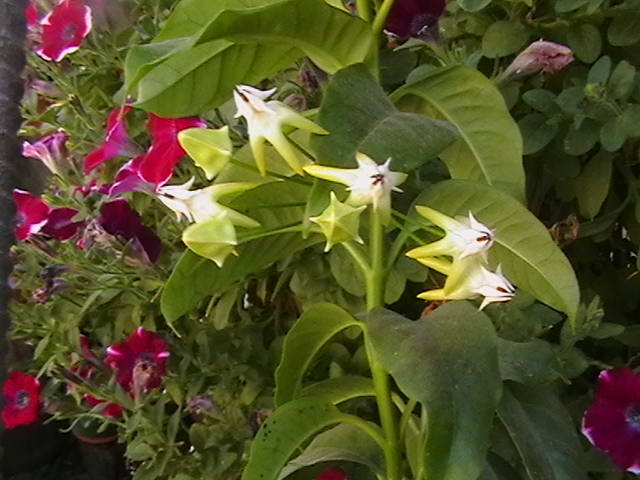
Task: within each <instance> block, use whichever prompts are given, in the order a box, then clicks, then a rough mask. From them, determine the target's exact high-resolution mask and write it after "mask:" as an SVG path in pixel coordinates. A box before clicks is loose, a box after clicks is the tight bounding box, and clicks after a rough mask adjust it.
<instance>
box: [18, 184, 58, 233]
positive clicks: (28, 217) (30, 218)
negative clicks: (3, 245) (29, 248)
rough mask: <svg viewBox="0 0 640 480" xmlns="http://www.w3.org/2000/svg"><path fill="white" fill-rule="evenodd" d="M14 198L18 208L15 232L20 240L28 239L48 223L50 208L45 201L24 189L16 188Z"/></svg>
mask: <svg viewBox="0 0 640 480" xmlns="http://www.w3.org/2000/svg"><path fill="white" fill-rule="evenodd" d="M13 200H14V202H15V204H16V209H17V217H18V218H17V222H16V227H15V234H16V238H17V239H18V240H26V239H28V238H29V237H30V236H31V235H33V234H34V233H38V232H39V231H40V230H41V229H42V227H43V226H44V225H45V224H46V223H47V217H48V216H49V212H50V210H51V209H50V208H49V206H48V205H47V204H46V203H44V201H43V200H42V199H41V198H39V197H35V196H33V195H31V194H30V193H29V192H26V191H24V190H19V189H15V190H14V191H13Z"/></svg>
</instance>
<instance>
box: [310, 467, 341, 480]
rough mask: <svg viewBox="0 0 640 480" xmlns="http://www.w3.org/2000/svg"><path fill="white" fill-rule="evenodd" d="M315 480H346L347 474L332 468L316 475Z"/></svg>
mask: <svg viewBox="0 0 640 480" xmlns="http://www.w3.org/2000/svg"><path fill="white" fill-rule="evenodd" d="M315 480H347V474H346V473H345V472H344V471H343V470H342V469H340V468H332V469H330V470H327V471H325V472H323V473H321V474H320V475H318V476H317V477H316V479H315Z"/></svg>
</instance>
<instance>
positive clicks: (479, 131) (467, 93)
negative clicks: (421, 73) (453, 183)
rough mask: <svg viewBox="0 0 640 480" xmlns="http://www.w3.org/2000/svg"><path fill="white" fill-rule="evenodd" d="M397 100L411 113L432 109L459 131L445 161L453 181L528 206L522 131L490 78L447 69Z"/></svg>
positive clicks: (408, 89) (399, 93)
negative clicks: (481, 185) (490, 189)
mask: <svg viewBox="0 0 640 480" xmlns="http://www.w3.org/2000/svg"><path fill="white" fill-rule="evenodd" d="M393 99H395V100H396V101H397V102H400V103H401V106H402V105H404V106H405V107H411V108H412V110H413V111H424V110H425V109H428V108H429V107H431V108H434V109H436V110H437V111H438V112H439V114H440V115H442V116H443V117H444V118H445V119H446V120H448V121H450V122H451V123H453V124H454V125H455V126H456V127H457V128H458V130H459V132H460V134H461V135H462V138H461V139H460V140H458V141H457V142H456V143H454V144H453V145H452V146H451V147H449V148H448V149H447V150H446V151H445V152H444V153H443V154H442V155H441V157H442V158H443V159H444V161H445V163H446V164H447V166H448V167H449V171H450V172H451V176H452V177H453V178H460V179H468V180H476V181H481V182H485V183H487V184H489V185H493V186H494V187H496V188H498V189H500V190H503V191H505V192H507V193H509V194H510V195H512V196H513V197H514V198H516V199H517V200H519V201H522V202H524V199H525V194H524V169H523V166H522V139H521V137H520V131H519V130H518V126H517V125H516V123H515V122H514V120H513V118H511V115H510V114H509V111H508V110H507V108H506V106H505V104H504V100H503V98H502V95H501V94H500V92H499V91H498V90H497V89H496V87H495V86H494V84H493V82H491V81H490V80H489V79H488V78H486V77H485V76H484V75H482V74H481V73H480V72H478V71H477V70H474V69H472V68H468V67H462V66H456V67H445V68H442V69H438V70H436V71H434V72H432V73H430V74H429V75H428V76H427V77H426V78H424V79H423V80H421V81H419V82H416V83H413V84H410V85H406V86H405V87H402V88H401V89H399V90H398V91H396V92H395V93H394V94H393ZM406 100H413V101H412V102H409V103H405V101H406ZM415 100H417V101H418V103H416V102H415ZM498 145H499V146H500V147H499V148H497V146H498Z"/></svg>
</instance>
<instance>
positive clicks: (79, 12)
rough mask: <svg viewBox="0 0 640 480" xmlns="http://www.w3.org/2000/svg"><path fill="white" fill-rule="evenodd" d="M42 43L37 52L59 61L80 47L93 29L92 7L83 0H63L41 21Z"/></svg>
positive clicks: (44, 56) (47, 58)
mask: <svg viewBox="0 0 640 480" xmlns="http://www.w3.org/2000/svg"><path fill="white" fill-rule="evenodd" d="M40 24H41V25H42V43H41V44H40V46H39V47H38V48H37V49H36V53H37V54H38V55H40V56H41V57H42V58H44V59H45V60H53V61H54V62H59V61H60V60H62V59H63V58H64V57H65V56H66V55H68V54H70V53H73V52H75V51H76V50H78V49H79V48H80V45H81V44H82V41H83V40H84V39H85V37H86V36H87V35H89V32H90V31H91V9H90V8H89V7H87V6H86V5H85V4H84V3H83V2H82V0H62V1H61V2H60V3H58V5H56V6H55V8H54V9H53V10H52V11H51V12H49V13H48V14H47V16H46V17H44V18H43V19H42V21H41V22H40Z"/></svg>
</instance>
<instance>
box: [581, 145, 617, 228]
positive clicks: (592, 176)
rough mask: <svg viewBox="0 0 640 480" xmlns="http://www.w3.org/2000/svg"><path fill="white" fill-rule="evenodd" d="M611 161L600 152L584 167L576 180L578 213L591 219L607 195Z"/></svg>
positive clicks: (606, 155) (609, 157) (609, 156)
mask: <svg viewBox="0 0 640 480" xmlns="http://www.w3.org/2000/svg"><path fill="white" fill-rule="evenodd" d="M611 170H612V159H611V155H609V154H607V153H606V152H600V153H599V154H598V155H596V156H594V157H593V158H592V159H591V160H589V162H588V163H587V164H586V165H585V166H584V168H583V169H582V172H581V173H580V176H579V177H578V179H577V188H576V196H577V197H578V206H579V207H580V213H581V214H582V215H583V216H585V217H587V218H588V219H590V220H591V219H593V218H594V217H595V216H596V215H597V214H598V212H600V209H601V208H602V205H603V204H604V201H605V200H606V198H607V195H608V194H609V184H610V183H611Z"/></svg>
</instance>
